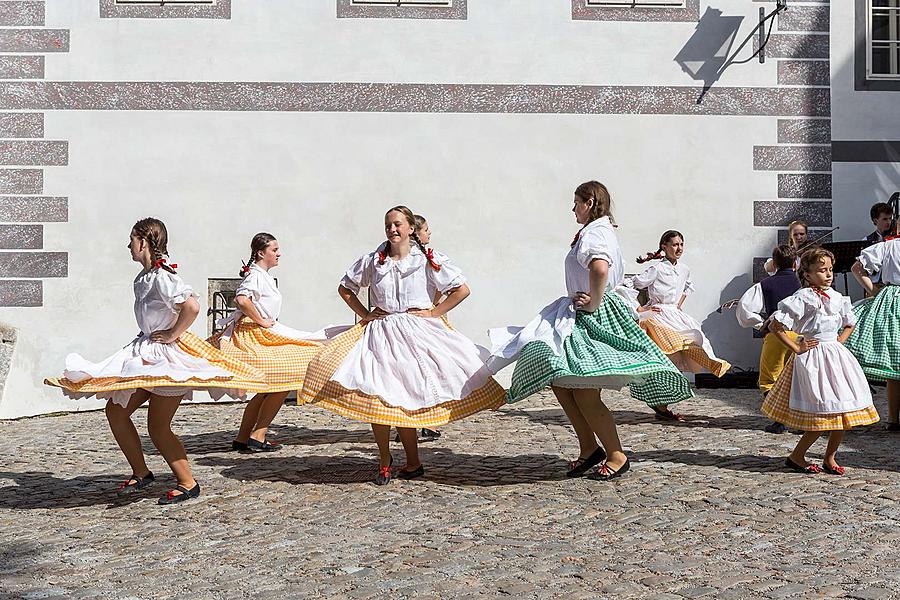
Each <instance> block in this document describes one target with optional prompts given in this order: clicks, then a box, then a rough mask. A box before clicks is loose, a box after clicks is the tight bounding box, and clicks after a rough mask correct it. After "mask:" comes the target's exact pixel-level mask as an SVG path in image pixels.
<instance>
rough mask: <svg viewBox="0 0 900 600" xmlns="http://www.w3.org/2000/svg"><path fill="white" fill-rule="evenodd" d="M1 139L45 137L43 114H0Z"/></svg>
mask: <svg viewBox="0 0 900 600" xmlns="http://www.w3.org/2000/svg"><path fill="white" fill-rule="evenodd" d="M0 137H8V138H39V137H44V115H43V114H42V113H0Z"/></svg>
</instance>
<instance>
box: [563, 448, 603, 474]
mask: <svg viewBox="0 0 900 600" xmlns="http://www.w3.org/2000/svg"><path fill="white" fill-rule="evenodd" d="M604 460H606V450H604V449H603V446H597V449H596V450H594V451H593V452H591V454H590V456H588V457H587V458H579V459H578V460H573V461H572V462H570V463H569V470H568V471H566V477H581V476H583V475H584V474H585V473H587V472H588V471H589V470H590V469H591V467H595V466H597V465H599V464H600V463H602V462H603V461H604Z"/></svg>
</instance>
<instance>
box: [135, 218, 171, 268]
mask: <svg viewBox="0 0 900 600" xmlns="http://www.w3.org/2000/svg"><path fill="white" fill-rule="evenodd" d="M131 229H132V231H134V235H135V236H137V237H139V238H141V239H142V240H144V241H145V242H147V245H148V246H149V247H150V257H151V258H152V259H153V264H154V266H155V267H157V268H160V269H165V270H166V271H168V272H169V273H174V272H175V269H174V266H173V265H168V264H166V260H167V259H168V257H169V250H168V248H167V245H168V243H169V233H168V231H166V225H165V223H163V222H162V221H160V220H159V219H155V218H153V217H146V218H144V219H141V220H140V221H138V222H137V223H135V224H134V227H132V228H131Z"/></svg>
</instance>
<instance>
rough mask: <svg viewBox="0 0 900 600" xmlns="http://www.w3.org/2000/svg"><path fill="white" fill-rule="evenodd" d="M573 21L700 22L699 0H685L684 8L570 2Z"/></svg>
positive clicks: (575, 0) (583, 0) (578, 0)
mask: <svg viewBox="0 0 900 600" xmlns="http://www.w3.org/2000/svg"><path fill="white" fill-rule="evenodd" d="M572 19H573V20H575V21H642V22H670V23H679V22H681V23H684V22H696V21H698V20H700V0H685V3H684V6H673V7H660V6H598V5H594V6H588V3H587V2H586V1H585V0H572Z"/></svg>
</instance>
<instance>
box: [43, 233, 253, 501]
mask: <svg viewBox="0 0 900 600" xmlns="http://www.w3.org/2000/svg"><path fill="white" fill-rule="evenodd" d="M167 242H168V234H167V232H166V226H165V225H164V224H163V223H162V221H159V220H158V219H153V218H147V219H141V220H140V221H138V222H137V223H135V224H134V227H133V228H132V230H131V239H130V241H129V243H128V248H129V250H130V251H131V258H132V260H134V261H135V262H139V263H140V264H141V266H142V267H143V269H142V270H141V272H140V273H138V276H137V277H136V278H135V280H134V315H135V318H136V319H137V324H138V326H139V327H140V328H141V333H140V334H139V335H138V336H137V337H136V338H135V339H134V340H132V341H131V343H130V344H128V345H127V346H125V347H124V348H123V349H121V350H119V351H118V352H116V353H115V354H113V355H112V356H110V357H109V358H107V359H106V360H104V361H103V362H99V363H91V362H88V361H87V360H85V359H84V358H82V357H81V356H79V355H78V354H69V355H68V356H67V357H66V369H65V372H64V373H65V376H64V378H63V379H48V380H45V383H46V384H48V385H54V386H58V387H61V388H63V390H64V392H65V394H66V395H67V396H69V397H72V398H87V397H91V396H94V395H96V396H97V397H98V398H105V399H107V400H108V402H107V404H106V418H107V419H108V421H109V427H110V429H111V430H112V432H113V436H115V438H116V442H117V443H118V444H119V448H121V449H122V453H123V454H125V458H126V459H127V460H128V463H129V465H131V473H132V474H131V477H129V478H128V479H127V480H126V481H125V482H124V483H123V484H122V485H121V487H119V491H118V494H119V495H120V496H124V495H126V494H131V493H134V492H137V491H138V490H141V489H143V488H145V487H147V486H148V485H150V484H151V483H152V482H153V480H154V476H153V473H151V472H150V469H149V468H148V467H147V463H146V462H145V461H144V453H143V450H142V448H141V440H140V437H138V432H137V429H135V427H134V423H132V421H131V415H132V414H133V413H134V411H136V410H137V409H138V407H140V406H141V405H142V404H144V403H145V402H149V408H148V410H147V429H148V430H149V432H150V439H151V440H153V445H154V446H156V448H157V450H159V453H160V454H162V456H163V458H164V459H165V460H166V462H167V463H168V464H169V467H170V468H171V469H172V473H174V475H175V479H176V480H177V482H178V484H177V485H176V486H175V488H174V489H173V490H171V491H169V492H168V493H167V494H166V495H165V496H163V497H162V498H160V499H159V503H160V504H174V503H177V502H183V501H185V500H189V499H190V498H196V497H197V496H199V495H200V484H198V483H197V482H196V481H195V480H194V476H193V474H192V472H191V467H190V465H189V464H188V459H187V455H186V454H185V451H184V446H182V444H181V441H179V439H178V438H177V437H176V436H175V434H174V433H173V432H172V428H171V424H172V417H174V416H175V411H176V410H177V409H178V405H179V404H180V403H181V400H182V399H183V398H184V396H185V395H186V394H188V393H190V392H191V390H194V389H208V390H210V391H211V392H216V391H217V390H219V391H225V390H241V391H240V392H238V393H243V390H254V389H258V388H259V387H261V386H262V384H263V382H264V380H265V377H264V375H263V373H262V372H261V371H259V370H257V369H255V368H253V367H250V366H248V365H245V364H243V363H240V362H238V361H236V360H233V359H231V358H228V357H227V356H225V355H223V354H222V353H221V352H219V351H218V350H216V349H215V348H213V347H212V346H210V345H209V344H207V343H206V342H204V341H203V340H201V339H200V338H198V337H197V336H195V335H194V334H192V333H190V332H189V331H188V327H190V326H191V323H193V322H194V319H195V318H196V317H197V314H198V313H199V311H200V304H199V303H198V302H197V295H196V294H195V293H194V291H193V290H192V289H191V288H190V286H188V285H187V284H186V283H184V281H182V279H181V277H179V276H178V275H177V274H176V273H175V267H176V266H177V265H169V264H168V263H167V255H168V251H167V250H166V246H167Z"/></svg>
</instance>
